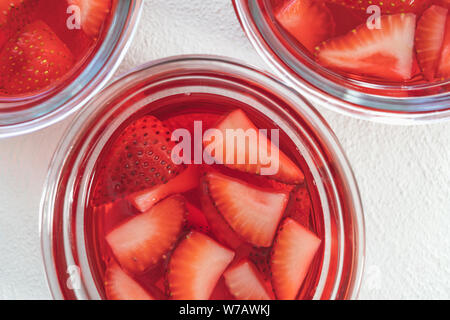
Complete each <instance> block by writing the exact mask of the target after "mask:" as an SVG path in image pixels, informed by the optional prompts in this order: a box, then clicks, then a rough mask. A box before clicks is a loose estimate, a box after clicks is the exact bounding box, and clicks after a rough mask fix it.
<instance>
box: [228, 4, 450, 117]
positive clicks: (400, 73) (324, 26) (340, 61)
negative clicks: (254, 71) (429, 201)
mask: <svg viewBox="0 0 450 320" xmlns="http://www.w3.org/2000/svg"><path fill="white" fill-rule="evenodd" d="M234 4H235V8H236V11H237V13H238V16H239V18H240V20H241V23H242V25H243V27H244V30H245V31H246V33H247V35H248V37H249V38H250V40H251V41H252V43H253V44H254V45H255V47H256V48H257V49H258V51H259V52H260V53H261V55H262V56H263V57H264V58H265V60H266V61H267V62H268V63H269V64H270V65H271V66H273V67H274V69H275V70H276V71H277V72H278V74H279V75H280V76H281V77H283V79H285V80H286V81H289V82H290V83H293V84H294V85H295V87H296V88H297V89H299V91H301V92H303V93H304V94H305V93H308V94H309V95H308V97H309V98H311V99H313V100H314V101H316V102H318V103H321V104H323V105H324V106H326V107H329V108H331V109H333V110H336V111H339V112H343V113H345V114H348V115H353V116H358V117H363V118H366V119H371V120H376V121H383V122H389V123H417V122H423V121H439V120H443V119H446V118H448V117H449V115H450V111H449V110H450V97H449V88H450V84H449V83H450V67H449V62H448V61H450V59H449V58H450V49H449V48H450V18H449V17H450V15H449V8H450V3H449V2H448V1H446V0H389V1H370V0H369V1H368V0H358V1H357V0H323V1H313V0H235V1H234Z"/></svg>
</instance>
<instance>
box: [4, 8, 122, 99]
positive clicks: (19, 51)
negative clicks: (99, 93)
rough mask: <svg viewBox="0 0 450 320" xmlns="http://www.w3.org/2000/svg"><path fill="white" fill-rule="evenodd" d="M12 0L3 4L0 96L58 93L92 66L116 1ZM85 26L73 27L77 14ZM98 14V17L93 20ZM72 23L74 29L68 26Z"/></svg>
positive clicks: (5, 97) (8, 97)
mask: <svg viewBox="0 0 450 320" xmlns="http://www.w3.org/2000/svg"><path fill="white" fill-rule="evenodd" d="M95 3H101V6H100V7H98V8H96V9H91V10H86V8H83V7H82V1H73V0H67V1H66V0H58V1H54V0H14V1H13V0H11V1H2V2H0V70H2V71H1V76H0V98H4V99H10V98H16V97H27V96H32V95H37V94H43V93H46V94H49V93H51V92H52V93H54V92H56V91H57V90H59V89H62V88H63V87H64V85H67V84H69V83H70V82H71V81H72V80H73V79H74V78H75V77H76V76H77V75H78V74H79V73H81V72H82V71H83V67H84V66H85V65H86V64H87V63H89V61H90V59H91V58H92V57H93V56H94V54H95V52H96V50H97V49H98V47H99V45H100V44H101V42H102V41H103V38H104V36H105V33H106V31H107V29H108V24H109V22H110V17H111V12H112V11H113V10H114V6H115V4H116V2H115V0H96V1H95ZM71 5H72V6H73V5H75V6H76V7H77V8H81V9H80V10H81V11H80V13H81V15H78V16H77V17H79V18H80V19H81V20H80V19H78V20H76V21H78V22H81V24H79V25H78V26H75V27H74V26H73V24H71V23H74V21H75V20H71V17H73V16H74V14H77V13H75V11H70V12H69V13H68V12H67V11H68V8H69V7H70V6H71ZM97 13H98V16H97V17H94V15H96V14H97ZM69 25H70V27H69Z"/></svg>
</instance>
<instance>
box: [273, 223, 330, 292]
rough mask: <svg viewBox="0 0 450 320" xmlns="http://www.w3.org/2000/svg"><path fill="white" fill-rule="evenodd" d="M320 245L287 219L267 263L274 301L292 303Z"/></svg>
mask: <svg viewBox="0 0 450 320" xmlns="http://www.w3.org/2000/svg"><path fill="white" fill-rule="evenodd" d="M320 242H321V241H320V239H319V238H317V237H316V235H314V234H313V233H311V232H310V231H309V230H307V229H305V228H304V227H303V226H301V225H300V224H298V223H297V222H295V221H294V220H292V219H290V218H287V219H286V220H285V221H284V222H283V224H282V226H281V227H280V231H279V233H278V235H277V239H276V240H275V245H274V248H273V252H272V257H271V260H270V267H271V270H272V284H273V288H274V290H275V294H276V296H277V297H278V299H280V300H293V299H295V297H296V296H297V293H298V290H299V289H300V287H301V285H302V283H303V280H304V279H305V277H306V274H307V272H308V269H309V266H310V265H311V262H312V261H313V258H314V256H315V254H316V252H317V250H318V249H319V246H320Z"/></svg>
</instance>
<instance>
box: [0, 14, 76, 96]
mask: <svg viewBox="0 0 450 320" xmlns="http://www.w3.org/2000/svg"><path fill="white" fill-rule="evenodd" d="M73 64H74V58H73V56H72V53H71V52H70V51H69V49H68V48H67V47H66V45H65V44H64V43H63V42H62V41H61V40H60V39H59V38H58V37H57V36H56V34H55V33H54V32H53V31H52V30H51V29H50V28H49V27H48V26H47V24H46V23H45V22H43V21H41V20H37V21H35V22H33V23H31V24H28V25H27V26H25V27H24V28H23V29H22V30H21V31H20V33H18V34H17V35H16V36H15V37H13V38H11V39H10V40H9V41H8V42H7V43H6V44H5V45H4V47H3V50H2V51H1V53H0V71H1V78H0V87H3V89H4V90H5V91H6V92H7V94H10V95H17V94H24V93H31V92H39V91H42V90H45V89H46V88H47V87H48V86H49V85H50V84H52V85H54V82H55V81H59V80H61V79H62V78H63V77H64V76H65V75H66V74H67V72H68V71H69V70H70V69H71V68H72V66H73Z"/></svg>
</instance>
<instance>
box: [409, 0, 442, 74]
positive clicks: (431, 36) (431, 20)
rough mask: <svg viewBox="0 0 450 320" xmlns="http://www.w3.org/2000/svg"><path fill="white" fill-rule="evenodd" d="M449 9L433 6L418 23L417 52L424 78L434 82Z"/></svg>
mask: <svg viewBox="0 0 450 320" xmlns="http://www.w3.org/2000/svg"><path fill="white" fill-rule="evenodd" d="M447 13H448V9H445V8H442V7H440V6H431V7H430V8H429V9H427V10H426V11H425V12H424V13H423V15H422V17H421V18H420V19H419V22H418V23H417V30H416V51H417V57H418V61H419V64H420V66H421V68H422V72H423V75H424V77H425V78H426V79H427V80H433V79H434V77H435V74H436V68H437V66H438V62H439V57H440V54H441V49H442V44H443V42H444V33H445V22H446V21H447Z"/></svg>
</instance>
